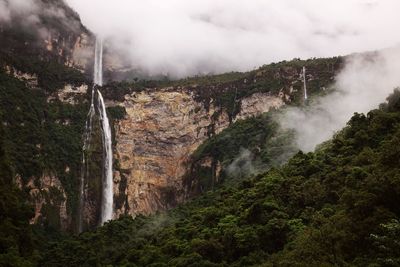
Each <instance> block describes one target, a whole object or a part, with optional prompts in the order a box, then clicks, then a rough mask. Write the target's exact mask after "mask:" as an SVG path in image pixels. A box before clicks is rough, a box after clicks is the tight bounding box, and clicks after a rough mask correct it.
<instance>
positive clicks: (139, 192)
mask: <svg viewBox="0 0 400 267" xmlns="http://www.w3.org/2000/svg"><path fill="white" fill-rule="evenodd" d="M283 104H284V102H283V100H282V99H281V98H279V97H277V96H271V95H269V94H260V93H258V94H254V95H251V96H250V97H248V98H244V99H242V105H241V107H242V108H241V111H240V113H239V115H238V117H237V118H240V119H244V118H247V117H250V116H255V115H259V114H261V113H263V112H267V111H269V110H270V109H271V108H279V107H280V106H282V105H283ZM122 105H123V106H124V107H125V109H126V112H127V115H126V117H125V118H124V119H123V120H121V121H119V122H118V123H117V125H116V133H115V135H116V136H115V139H116V146H115V158H116V160H117V161H118V164H117V165H118V168H117V169H118V170H117V171H116V172H115V173H114V183H115V184H114V193H115V199H118V201H116V207H115V215H114V216H115V217H118V216H119V215H120V214H124V213H127V214H132V215H134V214H139V213H140V214H150V213H153V212H155V211H157V210H163V209H167V208H169V207H171V206H173V205H176V203H180V202H182V201H183V200H184V198H185V189H184V186H183V176H184V175H185V174H186V173H187V166H186V164H185V163H187V161H188V159H189V158H190V155H191V154H192V153H193V152H194V151H195V150H196V149H197V147H198V146H199V145H200V144H201V143H202V142H204V141H205V140H206V139H207V138H208V137H209V135H210V134H212V132H213V133H219V132H221V131H222V130H223V129H225V128H226V127H228V126H229V117H228V114H227V113H226V112H225V111H223V110H219V109H218V108H217V107H216V106H214V104H213V103H211V105H210V106H209V107H208V108H207V109H206V107H205V106H204V104H203V103H199V102H196V100H195V97H194V95H193V94H192V93H190V92H189V91H188V90H177V89H175V90H171V88H164V89H161V90H158V91H144V92H140V93H133V94H131V95H127V96H126V97H125V101H124V102H123V103H122ZM217 114H218V115H217ZM210 129H212V131H211V130H210ZM204 164H207V163H204ZM209 164H211V163H209ZM217 167H218V163H217ZM218 168H220V166H219V167H218Z"/></svg>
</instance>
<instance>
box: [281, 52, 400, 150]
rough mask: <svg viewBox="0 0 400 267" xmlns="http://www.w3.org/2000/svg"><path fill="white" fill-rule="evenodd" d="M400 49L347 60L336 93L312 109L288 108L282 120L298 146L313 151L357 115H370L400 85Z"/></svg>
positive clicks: (318, 101) (337, 82) (361, 55)
mask: <svg viewBox="0 0 400 267" xmlns="http://www.w3.org/2000/svg"><path fill="white" fill-rule="evenodd" d="M399 58H400V46H397V47H394V48H391V49H385V50H382V51H380V52H376V53H367V54H356V55H353V56H350V57H348V58H347V62H346V64H345V67H344V69H343V70H342V71H341V73H340V74H339V75H338V76H337V77H336V82H335V84H334V85H333V87H334V89H335V91H334V92H333V93H331V94H329V95H327V96H325V97H322V98H319V99H316V100H314V101H313V102H312V103H311V104H310V106H307V107H303V108H289V109H287V110H286V112H285V113H284V114H283V115H282V116H281V117H280V118H279V121H280V123H281V125H282V126H283V127H284V128H288V129H294V130H295V131H296V134H297V135H296V136H297V137H296V143H297V145H298V147H299V148H300V149H301V150H303V151H312V150H313V149H314V148H315V147H316V145H318V144H320V143H322V142H323V141H326V140H328V139H329V138H331V137H332V136H333V134H334V133H335V132H336V131H338V130H340V129H341V128H343V127H344V126H345V124H346V122H347V121H348V120H349V119H350V118H351V116H352V115H353V114H354V112H359V113H361V112H362V113H367V112H368V111H369V110H371V109H374V108H377V107H378V105H379V104H380V103H383V102H384V101H385V99H386V98H387V97H388V96H389V94H390V93H392V92H393V89H394V88H396V87H398V86H400V75H399V73H400V60H399Z"/></svg>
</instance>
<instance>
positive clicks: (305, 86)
mask: <svg viewBox="0 0 400 267" xmlns="http://www.w3.org/2000/svg"><path fill="white" fill-rule="evenodd" d="M302 76H303V83H304V101H307V99H308V96H307V84H306V67H303V75H302Z"/></svg>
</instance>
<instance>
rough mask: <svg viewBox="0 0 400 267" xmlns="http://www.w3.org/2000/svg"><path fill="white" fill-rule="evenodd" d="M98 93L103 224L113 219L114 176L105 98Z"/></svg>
mask: <svg viewBox="0 0 400 267" xmlns="http://www.w3.org/2000/svg"><path fill="white" fill-rule="evenodd" d="M97 93H98V109H99V114H100V120H101V126H102V137H103V158H104V159H103V162H104V163H103V164H104V166H103V199H102V203H101V224H103V223H105V222H106V221H108V220H111V219H112V213H113V176H112V162H113V158H112V139H111V128H110V123H109V120H108V117H107V113H106V107H105V105H104V100H103V96H102V95H101V93H100V91H97Z"/></svg>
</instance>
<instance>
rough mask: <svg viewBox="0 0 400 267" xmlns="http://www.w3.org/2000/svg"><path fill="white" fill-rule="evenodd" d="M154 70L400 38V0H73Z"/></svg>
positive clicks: (191, 71)
mask: <svg viewBox="0 0 400 267" xmlns="http://www.w3.org/2000/svg"><path fill="white" fill-rule="evenodd" d="M66 1H67V3H69V4H70V5H71V6H72V7H73V8H74V9H75V10H76V11H77V12H78V13H79V14H80V16H81V19H82V21H83V23H84V24H85V25H86V26H87V27H88V28H89V29H90V30H92V31H93V32H95V33H97V34H98V35H102V36H103V37H104V38H105V39H106V40H108V42H109V43H112V44H113V45H114V47H117V49H118V50H120V51H122V52H123V53H124V54H125V55H126V56H125V57H126V58H127V59H129V60H130V61H131V62H132V64H133V65H134V66H136V67H138V68H140V69H142V70H144V71H146V72H148V73H149V74H150V75H159V74H163V75H170V76H172V77H178V78H181V77H185V76H191V75H197V74H211V73H222V72H227V71H246V70H252V69H254V68H256V67H259V66H261V65H264V64H268V63H271V62H277V61H281V60H290V59H293V58H310V57H327V56H336V55H346V54H350V53H353V52H361V51H367V50H376V49H381V48H385V47H391V46H394V45H396V44H398V43H399V42H400V32H399V31H398V30H397V26H398V25H400V16H399V15H398V11H399V10H400V1H399V0H336V1H328V0H146V1H138V0H114V1H110V0H84V1H82V0H66Z"/></svg>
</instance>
